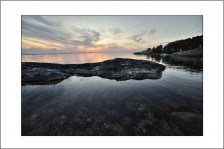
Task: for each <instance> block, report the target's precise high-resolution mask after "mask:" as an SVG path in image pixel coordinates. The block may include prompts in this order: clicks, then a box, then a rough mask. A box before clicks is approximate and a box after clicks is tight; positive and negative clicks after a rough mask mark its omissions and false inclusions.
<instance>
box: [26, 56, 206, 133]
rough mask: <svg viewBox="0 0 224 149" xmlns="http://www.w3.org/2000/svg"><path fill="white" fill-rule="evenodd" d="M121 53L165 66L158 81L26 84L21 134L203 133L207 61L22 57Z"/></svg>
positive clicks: (64, 60) (30, 58) (82, 80)
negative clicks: (203, 64)
mask: <svg viewBox="0 0 224 149" xmlns="http://www.w3.org/2000/svg"><path fill="white" fill-rule="evenodd" d="M116 57H121V58H133V59H144V60H150V61H154V62H157V63H161V64H164V65H166V69H165V71H164V72H163V75H162V78H161V79H158V80H150V79H146V80H127V81H115V80H109V79H103V78H100V77H96V76H95V77H77V76H72V77H70V78H68V79H66V80H64V81H62V82H60V83H58V84H55V85H26V86H23V87H22V135H46V136H49V135H50V136H52V135H94V136H95V135H106V136H108V135H147V136H148V135H159V136H164V135H203V123H202V122H203V84H202V83H203V82H202V76H203V74H202V72H203V69H202V59H198V58H197V59H195V58H184V59H183V58H175V59H171V58H161V57H157V56H156V57H150V56H143V55H142V56H139V55H133V54H131V53H113V54H108V53H106V54H105V53H88V54H55V55H24V56H22V61H24V62H27V61H32V62H47V63H63V64H66V63H70V64H71V63H86V62H98V61H104V60H107V59H113V58H116Z"/></svg>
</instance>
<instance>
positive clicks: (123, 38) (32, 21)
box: [22, 16, 202, 54]
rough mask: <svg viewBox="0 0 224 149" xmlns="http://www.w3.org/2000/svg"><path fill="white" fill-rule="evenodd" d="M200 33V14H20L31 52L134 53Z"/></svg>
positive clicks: (24, 39) (24, 42)
mask: <svg viewBox="0 0 224 149" xmlns="http://www.w3.org/2000/svg"><path fill="white" fill-rule="evenodd" d="M167 21H168V23H167ZM175 22H179V23H178V24H177V23H175ZM200 34H202V16H22V50H23V51H24V52H26V53H31V54H32V53H40V54H42V53H48V52H53V53H54V52H60V51H61V52H127V51H130V52H135V51H139V50H142V49H146V48H149V47H153V46H155V45H158V44H161V43H164V42H170V41H173V40H179V39H180V38H189V37H193V36H196V35H200Z"/></svg>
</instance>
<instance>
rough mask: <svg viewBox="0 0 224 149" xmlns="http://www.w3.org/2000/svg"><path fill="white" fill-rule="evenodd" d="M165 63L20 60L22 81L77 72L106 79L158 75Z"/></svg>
mask: <svg viewBox="0 0 224 149" xmlns="http://www.w3.org/2000/svg"><path fill="white" fill-rule="evenodd" d="M164 70H165V66H163V65H161V64H158V63H155V62H151V61H146V60H135V59H123V58H116V59H113V60H106V61H103V62H98V63H85V64H51V63H32V62H23V63H22V85H27V84H30V85H45V84H56V83H58V82H61V81H62V80H64V79H66V78H68V77H70V76H73V75H76V76H84V77H90V76H99V77H102V78H107V79H115V80H117V81H122V80H129V79H134V80H143V79H160V78H161V77H162V72H163V71H164Z"/></svg>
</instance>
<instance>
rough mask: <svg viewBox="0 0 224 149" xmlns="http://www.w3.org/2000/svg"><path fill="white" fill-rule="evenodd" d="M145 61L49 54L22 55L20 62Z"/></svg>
mask: <svg viewBox="0 0 224 149" xmlns="http://www.w3.org/2000/svg"><path fill="white" fill-rule="evenodd" d="M118 57H119V58H132V59H147V58H144V57H139V56H137V55H134V54H132V53H81V54H49V55H22V62H41V63H59V64H82V63H93V62H102V61H104V60H109V59H114V58H118Z"/></svg>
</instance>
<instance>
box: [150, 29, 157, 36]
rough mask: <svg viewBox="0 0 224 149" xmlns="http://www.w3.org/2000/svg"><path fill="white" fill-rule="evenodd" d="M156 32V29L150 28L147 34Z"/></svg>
mask: <svg viewBox="0 0 224 149" xmlns="http://www.w3.org/2000/svg"><path fill="white" fill-rule="evenodd" d="M156 32H157V30H156V29H151V30H150V31H149V35H152V34H154V33H156Z"/></svg>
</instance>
